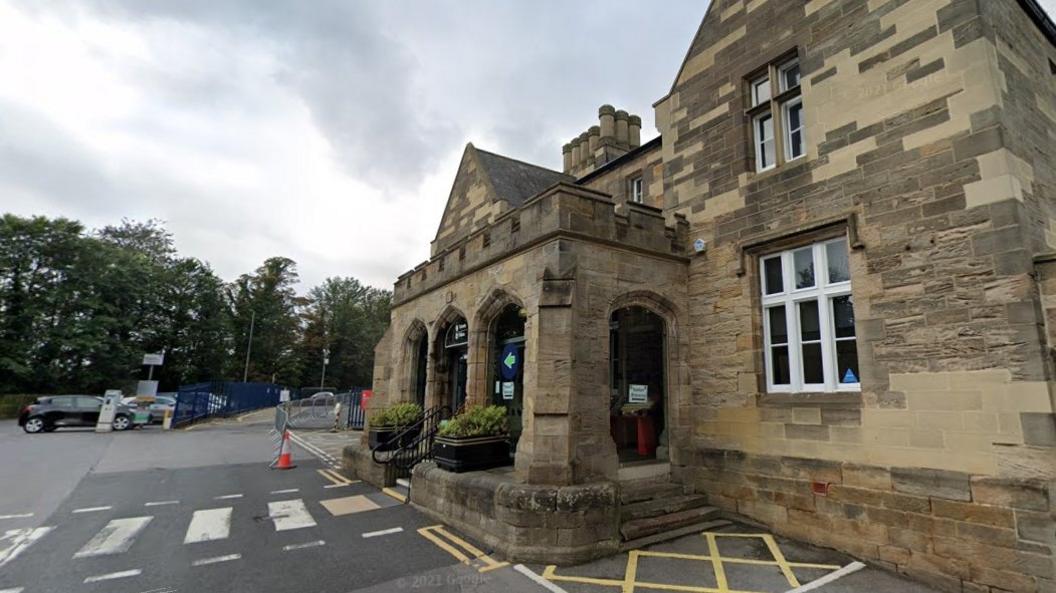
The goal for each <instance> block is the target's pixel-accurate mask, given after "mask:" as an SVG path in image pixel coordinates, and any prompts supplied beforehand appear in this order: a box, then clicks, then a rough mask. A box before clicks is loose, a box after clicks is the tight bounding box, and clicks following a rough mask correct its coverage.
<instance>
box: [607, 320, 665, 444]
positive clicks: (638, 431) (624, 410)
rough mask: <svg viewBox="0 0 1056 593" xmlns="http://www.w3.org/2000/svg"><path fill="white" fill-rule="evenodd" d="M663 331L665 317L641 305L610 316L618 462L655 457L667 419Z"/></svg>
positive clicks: (612, 418) (612, 402)
mask: <svg viewBox="0 0 1056 593" xmlns="http://www.w3.org/2000/svg"><path fill="white" fill-rule="evenodd" d="M664 336H665V327H664V320H663V318H661V317H660V316H659V315H657V314H656V313H653V312H652V311H650V310H649V309H646V308H645V307H639V306H629V307H624V308H621V309H617V310H616V311H613V313H612V316H611V317H610V318H609V370H610V383H609V384H610V385H611V387H612V393H611V398H610V406H609V418H610V428H611V432H612V439H613V441H615V443H616V453H617V454H618V455H619V458H620V462H621V463H627V462H633V461H644V460H650V459H656V448H657V442H658V437H659V435H660V434H662V433H663V431H664V423H665V420H666V418H665V416H664V406H665V402H664V399H665V398H664V395H665V390H666V389H667V385H666V377H665V372H664V369H665V366H666V365H665V360H666V358H667V357H666V355H665V348H664Z"/></svg>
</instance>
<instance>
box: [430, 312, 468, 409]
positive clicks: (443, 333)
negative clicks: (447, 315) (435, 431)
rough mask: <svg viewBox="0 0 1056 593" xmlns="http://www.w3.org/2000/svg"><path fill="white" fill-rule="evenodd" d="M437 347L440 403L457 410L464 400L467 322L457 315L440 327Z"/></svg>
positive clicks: (466, 369)
mask: <svg viewBox="0 0 1056 593" xmlns="http://www.w3.org/2000/svg"><path fill="white" fill-rule="evenodd" d="M438 336H439V344H438V346H439V348H438V349H437V358H438V360H437V362H438V366H437V370H438V373H437V374H438V377H437V379H438V386H439V387H441V388H442V389H443V396H442V397H441V398H440V402H439V403H441V404H446V405H449V406H451V410H452V411H458V409H459V408H461V407H462V406H463V404H465V402H466V380H467V378H468V374H469V365H468V362H469V324H468V323H466V318H465V317H462V316H459V317H456V318H455V319H452V320H451V321H450V322H448V323H447V324H446V325H445V326H444V327H442V328H441V330H440V332H439V334H438Z"/></svg>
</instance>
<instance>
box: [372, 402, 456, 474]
mask: <svg viewBox="0 0 1056 593" xmlns="http://www.w3.org/2000/svg"><path fill="white" fill-rule="evenodd" d="M450 414H451V408H449V407H448V406H435V407H433V408H430V409H429V410H427V411H426V412H425V413H424V414H422V417H421V418H419V419H418V421H417V422H415V423H414V424H410V425H408V426H406V427H404V428H403V429H401V430H398V431H396V434H394V435H392V436H391V437H389V438H388V439H386V440H385V441H383V442H381V443H378V444H377V445H376V446H375V447H374V448H372V449H371V450H370V454H371V457H372V458H373V459H374V463H380V464H383V465H387V464H389V462H390V461H392V459H393V457H394V456H395V454H396V453H398V452H399V451H400V450H401V449H403V448H405V447H404V445H401V444H400V443H402V442H405V441H407V438H408V436H410V435H414V437H412V438H411V441H410V442H407V443H406V445H411V444H413V443H415V442H417V441H418V439H419V438H420V437H421V435H422V434H423V433H426V432H432V433H435V432H436V430H438V429H439V425H440V421H441V420H444V419H446V418H448V417H449V416H450ZM427 427H428V428H430V430H429V431H427V430H425V429H426V428H427ZM388 451H393V453H392V454H391V455H390V456H389V458H388V459H386V460H382V459H379V458H378V453H382V452H388Z"/></svg>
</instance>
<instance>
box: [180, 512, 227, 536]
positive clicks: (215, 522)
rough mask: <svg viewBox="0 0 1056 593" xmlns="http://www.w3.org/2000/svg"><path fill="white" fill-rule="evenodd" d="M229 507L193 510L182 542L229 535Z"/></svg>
mask: <svg viewBox="0 0 1056 593" xmlns="http://www.w3.org/2000/svg"><path fill="white" fill-rule="evenodd" d="M231 511H232V508H231V507H224V508H222V509H205V510H201V511H194V515H192V516H191V524H190V525H188V526H187V535H186V536H184V538H183V543H185V544H194V543H198V542H211V541H215V540H218V539H227V537H228V536H229V535H231Z"/></svg>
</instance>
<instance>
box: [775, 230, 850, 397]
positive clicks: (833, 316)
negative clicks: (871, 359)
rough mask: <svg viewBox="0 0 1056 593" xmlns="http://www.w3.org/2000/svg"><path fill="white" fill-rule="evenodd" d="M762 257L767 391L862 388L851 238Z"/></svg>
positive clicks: (847, 389) (848, 389)
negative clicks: (852, 281) (853, 291)
mask: <svg viewBox="0 0 1056 593" xmlns="http://www.w3.org/2000/svg"><path fill="white" fill-rule="evenodd" d="M759 263H760V265H759V269H760V271H761V276H762V278H761V281H760V285H761V287H762V292H763V294H762V303H763V342H764V353H765V354H764V356H765V363H766V364H765V366H766V388H767V391H769V392H803V391H858V390H860V389H861V384H860V380H859V377H860V376H861V374H860V372H859V368H858V344H857V339H856V336H855V329H854V298H853V297H852V296H851V273H850V261H849V259H848V257H847V239H846V238H842V237H841V238H839V239H836V240H832V241H823V242H819V243H814V244H813V245H807V246H805V247H798V248H796V249H789V250H787V251H782V252H781V253H776V254H773V255H768V256H765V257H762V258H760V262H759Z"/></svg>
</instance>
